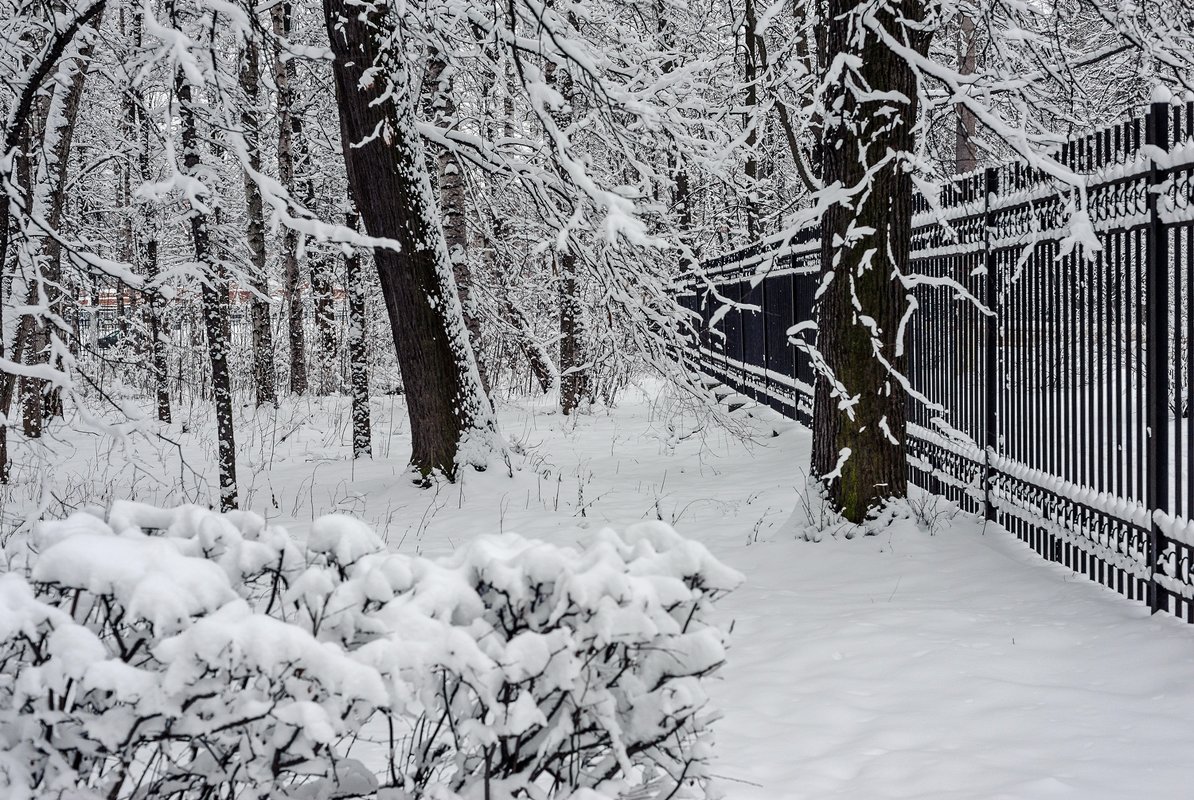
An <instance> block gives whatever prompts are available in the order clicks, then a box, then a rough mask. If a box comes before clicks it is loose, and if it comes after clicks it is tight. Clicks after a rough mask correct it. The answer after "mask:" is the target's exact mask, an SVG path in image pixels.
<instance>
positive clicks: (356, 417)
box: [344, 205, 373, 458]
mask: <svg viewBox="0 0 1194 800" xmlns="http://www.w3.org/2000/svg"><path fill="white" fill-rule="evenodd" d="M359 223H360V215H359V214H358V213H357V210H356V206H355V205H354V206H352V207H351V208H350V209H349V210H348V213H347V214H346V215H345V219H344V225H345V226H346V227H348V228H351V229H352V230H354V231H355V230H356V229H357V225H358V224H359ZM344 288H345V291H346V292H347V294H348V365H349V370H350V372H351V374H352V457H353V458H363V457H365V456H371V455H373V432H372V426H371V425H370V421H369V348H368V346H367V345H366V341H365V331H366V325H367V319H366V317H365V284H364V280H363V277H362V275H361V251H360V250H359V249H358V248H353V250H352V252H350V253H349V254H348V256H347V257H346V258H345V259H344Z"/></svg>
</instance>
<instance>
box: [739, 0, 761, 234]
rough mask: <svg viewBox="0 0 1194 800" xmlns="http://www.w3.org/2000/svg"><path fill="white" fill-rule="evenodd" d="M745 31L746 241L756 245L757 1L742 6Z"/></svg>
mask: <svg viewBox="0 0 1194 800" xmlns="http://www.w3.org/2000/svg"><path fill="white" fill-rule="evenodd" d="M743 27H744V28H745V31H744V36H743V39H744V42H743V45H744V48H743V50H744V51H745V52H744V59H743V77H744V78H745V81H746V111H745V113H744V115H743V116H744V117H745V118H746V164H745V167H744V169H743V172H745V173H746V192H747V193H746V238H747V241H751V242H753V241H754V240H755V239H757V238H758V237H759V236H760V235H761V232H760V230H759V154H758V144H759V126H760V125H761V124H762V118H761V117H760V115H759V81H758V74H759V69H758V66H759V56H758V47H757V36H756V31H757V28H758V19H757V18H756V15H755V3H754V0H745V3H744V6H743Z"/></svg>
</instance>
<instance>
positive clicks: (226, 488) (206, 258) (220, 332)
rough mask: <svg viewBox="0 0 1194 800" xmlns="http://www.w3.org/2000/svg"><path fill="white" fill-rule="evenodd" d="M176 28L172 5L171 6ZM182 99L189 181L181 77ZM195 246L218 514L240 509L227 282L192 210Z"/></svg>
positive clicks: (192, 152)
mask: <svg viewBox="0 0 1194 800" xmlns="http://www.w3.org/2000/svg"><path fill="white" fill-rule="evenodd" d="M167 8H168V10H169V15H170V17H171V24H172V25H174V27H175V28H177V27H178V22H177V20H176V18H175V12H174V5H173V3H172V2H171V3H170V4H168V6H167ZM175 92H176V94H177V96H178V121H179V127H180V129H181V132H182V162H183V172H184V173H185V174H186V175H189V176H191V177H194V176H196V175H197V174H198V173H199V164H200V157H199V132H198V128H197V124H196V120H195V109H194V100H193V97H192V89H191V84H190V83H188V82H187V80H186V78H185V77H184V76H183V74H182V72H181V71H179V72H178V74H177V75H176V78H175ZM188 216H189V217H190V227H191V242H192V244H193V245H194V248H195V261H196V262H197V263H198V264H199V265H200V267H201V268H202V269H204V270H206V272H207V274H206V275H205V276H204V277H205V280H204V281H203V327H204V331H205V333H206V334H207V352H208V358H209V360H210V362H211V389H212V400H213V402H214V404H215V411H216V439H217V462H218V469H219V481H220V510H221V511H230V510H232V509H234V508H236V506H237V497H236V442H235V440H234V433H233V425H232V422H233V420H232V385H231V383H230V380H229V374H228V350H229V347H228V321H227V314H228V307H227V303H228V276H227V274H226V272H225V270H224V269H223V267H222V266H220V265H219V263H218V259H216V258H215V253H214V251H213V248H212V242H211V234H210V231H209V230H208V225H207V214H206V213H204V212H203V211H201V210H200V209H198V208H196V207H194V206H192V207H191V209H190V210H189V213H188Z"/></svg>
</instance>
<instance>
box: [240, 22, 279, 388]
mask: <svg viewBox="0 0 1194 800" xmlns="http://www.w3.org/2000/svg"><path fill="white" fill-rule="evenodd" d="M240 86H241V91H243V92H244V94H245V105H244V109H243V110H242V111H241V114H240V123H241V130H242V133H243V135H244V138H245V149H246V150H247V151H248V156H249V167H250V168H251V169H252V170H253V171H254V172H261V129H260V120H259V118H258V116H257V112H258V107H259V105H260V102H261V100H260V98H261V72H260V53H259V52H258V48H257V42H256V41H255V40H254V39H253V38H252V37H249V38H248V40H246V42H245V46H244V49H243V50H242V51H241V57H240ZM245 212H246V216H247V228H248V229H247V231H246V233H247V234H248V245H249V263H250V264H251V265H252V270H251V275H252V278H251V280H252V283H253V291H252V292H251V293H250V299H249V319H250V326H251V328H252V333H251V335H252V337H253V387H254V389H255V390H256V392H257V405H258V406H259V407H260V406H264V405H276V404H277V402H278V391H277V377H276V375H275V374H274V335H273V331H272V330H270V324H269V322H270V320H269V277H268V275H267V274H266V271H265V260H266V252H265V208H264V203H263V202H262V199H261V187H260V186H258V185H257V181H256V179H255V178H254V177H253V176H251V175H249V174H248V173H247V172H246V173H245Z"/></svg>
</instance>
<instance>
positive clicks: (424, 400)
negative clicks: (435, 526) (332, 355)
mask: <svg viewBox="0 0 1194 800" xmlns="http://www.w3.org/2000/svg"><path fill="white" fill-rule="evenodd" d="M323 8H324V17H325V22H326V24H327V30H328V36H329V39H330V40H331V46H332V52H333V54H334V56H335V60H334V62H333V73H334V77H335V83H336V97H337V101H338V103H337V104H338V106H339V110H340V127H341V141H342V142H343V147H344V157H345V161H346V163H347V167H348V180H349V184H350V185H351V187H352V193H353V196H354V197H355V198H356V201H357V204H358V208H359V209H360V212H361V217H362V219H363V220H364V223H365V228H366V230H367V231H368V232H369V234H370V235H371V236H373V237H377V238H384V239H388V240H391V241H392V242H394V243H395V244H396V245H397V248H398V250H397V251H396V250H395V249H394V248H392V247H378V248H376V249H375V250H374V260H375V261H376V263H377V271H378V276H379V277H380V279H381V286H382V293H383V294H384V296H385V301H386V311H387V313H388V315H389V318H390V326H391V328H392V330H393V333H394V345H395V348H396V350H397V355H398V365H399V367H400V369H401V370H402V381H403V384H404V385H405V387H406V399H407V413H408V414H409V416H410V428H411V434H412V443H411V444H412V451H411V466H412V467H413V468H414V469H415V470H417V471H418V472H419V473H420V474H421V475H422V476H423V477H424V478H426V477H427V476H429V475H431V474H432V473H436V472H438V473H442V474H443V475H445V476H447V477H448V478H454V477H455V476H456V473H457V468H458V466H459V465H460V464H464V463H470V464H473V465H474V466H478V467H483V466H484V465H485V464H486V463H487V462H488V458H489V456H490V455H491V454H492V452H493V450H494V449H495V448H496V447H497V442H496V431H495V428H494V424H493V418H492V409H491V407H490V405H489V399H488V398H487V397H486V395H485V392H484V390H483V389H482V387H481V381H480V377H479V375H478V374H477V367H476V362H475V359H474V357H473V351H472V348H471V347H470V346H469V341H468V331H467V330H466V329H465V326H464V319H463V315H462V313H461V309H460V301H459V298H458V296H457V293H456V292H457V290H456V282H455V280H454V278H453V276H452V264H451V259H450V258H449V256H448V248H447V245H446V243H445V241H444V235H443V230H442V229H441V227H440V225H439V223H438V220H437V217H436V209H435V202H434V200H433V195H432V191H431V183H430V181H429V180H428V178H427V175H426V172H425V170H424V164H425V163H426V162H425V161H424V153H423V145H422V142H421V140H420V139H419V136H418V134H417V132H416V131H415V117H414V98H413V96H412V92H411V87H410V85H409V81H408V76H407V75H406V74H405V71H404V70H403V69H402V66H403V61H402V58H403V56H402V53H401V44H394V45H391V46H393V47H395V48H397V52H396V53H395V52H393V51H391V52H390V53H387V54H386V55H387V56H389V58H387V59H386V60H385V61H384V62H379V55H380V52H379V51H380V50H381V47H382V43H383V42H388V41H389V37H390V36H391V34H392V33H393V30H392V26H391V25H390V24H389V21H388V20H387V7H386V5H385V4H384V3H373V4H370V5H367V6H357V5H350V4H349V3H347V2H346V0H324V3H323ZM394 56H396V57H394ZM375 65H377V66H382V67H385V69H383V70H380V71H379V70H376V69H375ZM383 76H384V77H383ZM390 81H392V83H390Z"/></svg>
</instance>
